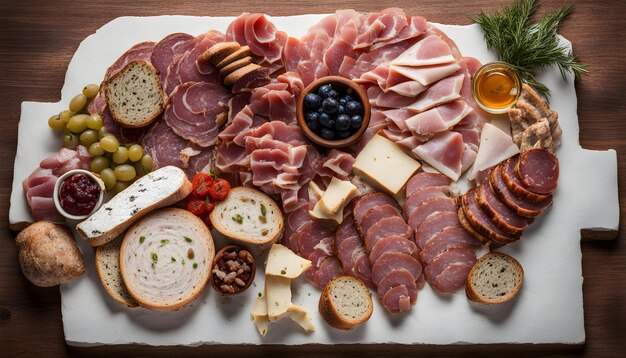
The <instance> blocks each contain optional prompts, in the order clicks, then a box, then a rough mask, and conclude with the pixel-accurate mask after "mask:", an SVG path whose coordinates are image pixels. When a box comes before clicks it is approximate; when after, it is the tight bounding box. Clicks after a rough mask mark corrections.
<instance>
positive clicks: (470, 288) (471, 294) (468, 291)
mask: <svg viewBox="0 0 626 358" xmlns="http://www.w3.org/2000/svg"><path fill="white" fill-rule="evenodd" d="M491 258H497V259H500V260H504V261H507V262H508V263H510V264H512V267H513V269H514V270H516V271H517V273H518V274H519V282H518V283H517V284H516V285H515V286H514V287H513V288H512V290H511V291H509V292H508V293H507V294H506V295H504V296H502V298H501V299H498V300H487V299H484V298H482V296H481V295H480V294H479V293H478V292H477V291H476V290H475V289H474V282H475V278H474V274H475V273H476V271H478V270H480V269H481V268H482V265H483V263H485V262H486V261H487V260H489V259H491ZM523 281H524V269H523V268H522V265H520V263H519V262H518V261H517V260H516V259H515V258H513V257H512V256H509V255H507V254H504V253H502V252H496V251H492V252H489V253H487V254H485V255H483V256H481V257H480V258H479V259H478V260H477V261H476V263H475V264H474V266H472V269H471V270H470V272H469V273H468V275H467V280H466V283H465V295H466V296H467V298H468V299H469V300H471V301H474V302H478V303H482V304H487V305H489V304H499V303H503V302H507V301H510V300H511V299H513V298H514V297H515V296H517V294H518V293H519V290H520V289H521V287H522V284H523Z"/></svg>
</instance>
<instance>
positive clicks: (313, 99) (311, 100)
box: [304, 93, 322, 110]
mask: <svg viewBox="0 0 626 358" xmlns="http://www.w3.org/2000/svg"><path fill="white" fill-rule="evenodd" d="M321 105H322V99H321V98H320V96H318V95H316V94H315V93H309V94H307V95H306V96H304V106H305V107H306V108H308V109H313V110H315V109H318V108H320V106H321Z"/></svg>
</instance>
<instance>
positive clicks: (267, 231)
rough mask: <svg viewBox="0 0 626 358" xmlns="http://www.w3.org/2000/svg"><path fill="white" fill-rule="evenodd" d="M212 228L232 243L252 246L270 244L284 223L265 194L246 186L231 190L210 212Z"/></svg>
mask: <svg viewBox="0 0 626 358" xmlns="http://www.w3.org/2000/svg"><path fill="white" fill-rule="evenodd" d="M210 217H211V224H212V225H213V227H214V228H215V229H216V230H217V231H219V232H220V233H222V234H223V235H224V236H227V237H229V238H231V239H233V240H236V241H239V242H242V243H245V244H254V245H265V244H270V243H274V242H275V241H276V240H278V238H280V236H281V234H282V232H283V228H284V226H285V221H284V218H283V214H282V212H281V210H280V207H279V206H278V204H276V202H275V201H274V200H273V199H272V198H270V197H269V196H268V195H267V194H265V193H263V192H261V191H259V190H256V189H252V188H248V187H242V186H239V187H235V188H233V189H232V190H231V191H230V193H229V194H228V197H227V198H226V200H224V201H221V202H218V203H217V205H215V209H213V211H212V212H211V216H210Z"/></svg>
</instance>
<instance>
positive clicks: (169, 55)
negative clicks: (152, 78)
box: [150, 32, 196, 81]
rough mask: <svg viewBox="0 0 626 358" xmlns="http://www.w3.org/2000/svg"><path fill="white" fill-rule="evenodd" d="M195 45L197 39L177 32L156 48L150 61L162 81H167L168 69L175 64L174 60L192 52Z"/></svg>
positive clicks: (159, 43)
mask: <svg viewBox="0 0 626 358" xmlns="http://www.w3.org/2000/svg"><path fill="white" fill-rule="evenodd" d="M195 44H196V38H195V37H193V36H191V35H189V34H185V33H182V32H177V33H173V34H170V35H168V36H166V37H165V38H163V40H161V41H159V42H158V43H157V44H156V45H155V46H154V50H153V51H152V56H151V57H150V61H151V62H152V66H154V68H155V69H156V71H157V73H158V74H159V77H160V78H161V81H165V76H166V75H167V68H168V67H169V65H171V64H172V63H173V62H174V58H175V57H176V56H180V55H182V54H184V53H185V52H187V51H189V50H191V49H192V48H193V47H194V46H195Z"/></svg>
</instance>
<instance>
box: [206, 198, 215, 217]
mask: <svg viewBox="0 0 626 358" xmlns="http://www.w3.org/2000/svg"><path fill="white" fill-rule="evenodd" d="M213 208H215V203H214V202H213V201H211V198H210V197H209V196H208V195H207V196H206V198H205V200H204V211H206V212H207V213H210V212H211V211H213Z"/></svg>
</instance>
